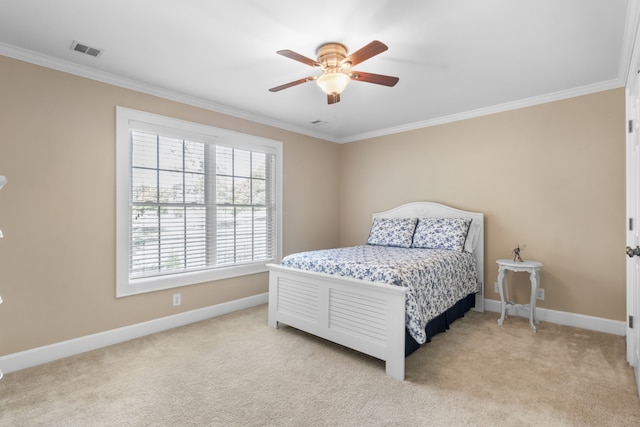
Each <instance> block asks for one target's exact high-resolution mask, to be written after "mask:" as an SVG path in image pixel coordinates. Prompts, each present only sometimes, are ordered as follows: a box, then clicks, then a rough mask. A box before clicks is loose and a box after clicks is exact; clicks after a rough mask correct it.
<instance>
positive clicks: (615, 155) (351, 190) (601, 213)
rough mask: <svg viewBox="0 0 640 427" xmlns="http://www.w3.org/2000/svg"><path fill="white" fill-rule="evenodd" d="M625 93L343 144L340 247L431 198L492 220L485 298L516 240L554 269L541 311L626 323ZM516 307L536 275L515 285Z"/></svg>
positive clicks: (547, 270)
mask: <svg viewBox="0 0 640 427" xmlns="http://www.w3.org/2000/svg"><path fill="white" fill-rule="evenodd" d="M624 105H625V98H624V90H623V89H617V90H611V91H606V92H600V93H597V94H593V95H589V96H581V97H576V98H572V99H568V100H563V101H558V102H553V103H548V104H543V105H539V106H535V107H529V108H523V109H519V110H515V111H510V112H505V113H500V114H493V115H489V116H484V117H479V118H474V119H470V120H464V121H460V122H455V123H450V124H444V125H440V126H434V127H430V128H425V129H420V130H416V131H411V132H405V133H402V134H397V135H391V136H385V137H379V138H375V139H372V140H367V141H359V142H354V143H350V144H346V145H343V146H341V151H340V162H341V165H340V174H341V179H340V188H341V194H340V243H341V245H352V244H359V243H362V242H365V241H366V238H367V235H368V231H369V225H370V221H371V213H372V212H378V211H383V210H387V209H389V208H392V207H394V206H396V205H398V204H402V203H406V202H411V201H418V200H431V201H436V202H440V203H445V204H448V205H452V206H454V207H457V208H460V209H465V210H472V211H479V212H484V214H485V233H486V234H485V296H486V297H487V298H490V299H495V300H498V299H499V297H498V296H497V294H495V293H494V292H493V283H494V282H495V280H496V276H497V266H496V264H495V260H496V259H497V258H509V257H510V256H511V250H512V248H513V247H514V246H515V244H516V243H519V244H521V245H524V244H526V249H525V250H523V251H522V256H523V258H524V259H527V258H530V259H535V260H539V261H541V262H543V263H544V264H545V265H544V268H543V270H542V273H541V285H542V287H543V288H544V289H545V293H546V295H545V301H540V302H539V307H545V308H549V309H554V310H561V311H567V312H572V313H579V314H584V315H590V316H596V317H602V318H606V319H613V320H618V321H620V320H624V319H625V312H626V305H625V301H626V300H625V289H626V285H625V255H624V247H625V231H624V227H625V133H624V129H625V127H624V120H625V119H624V117H625V113H624ZM513 282H514V283H512V285H516V286H515V288H516V289H515V294H516V298H517V299H518V301H519V302H525V300H526V299H527V298H528V294H529V291H528V288H527V286H528V277H527V275H526V274H522V273H520V274H518V275H516V276H515V279H514V280H513Z"/></svg>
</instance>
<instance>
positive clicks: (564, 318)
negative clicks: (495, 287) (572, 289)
mask: <svg viewBox="0 0 640 427" xmlns="http://www.w3.org/2000/svg"><path fill="white" fill-rule="evenodd" d="M484 309H485V310H486V311H492V312H496V313H500V311H501V306H500V301H495V300H491V299H485V300H484ZM509 315H510V316H521V317H527V318H528V317H529V312H528V310H513V309H510V310H509ZM536 317H537V319H538V320H539V321H541V322H549V323H556V324H558V325H566V326H574V327H576V328H582V329H588V330H591V331H598V332H605V333H607V334H613V335H620V336H625V335H626V334H627V324H626V323H625V322H621V321H618V320H609V319H603V318H601V317H593V316H585V315H584V314H576V313H569V312H566V311H557V310H551V309H548V308H541V307H536Z"/></svg>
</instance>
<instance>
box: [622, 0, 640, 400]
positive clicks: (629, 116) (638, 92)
mask: <svg viewBox="0 0 640 427" xmlns="http://www.w3.org/2000/svg"><path fill="white" fill-rule="evenodd" d="M638 3H639V2H637V1H632V2H631V3H630V12H633V13H630V14H629V16H630V18H629V19H630V20H629V21H628V22H627V25H628V28H627V30H629V29H632V33H633V35H634V36H635V37H634V38H633V39H632V42H633V48H632V53H631V58H629V69H628V73H627V76H626V82H625V103H626V108H625V123H624V124H625V133H626V166H627V169H626V205H627V207H626V213H627V217H626V221H625V222H626V223H625V233H626V243H627V246H628V247H631V248H635V247H637V246H639V245H640V26H639V25H638V18H637V16H638V13H637V12H638ZM632 17H633V18H632ZM626 282H627V283H626V286H627V293H626V296H627V330H626V335H627V336H626V339H627V362H628V363H629V364H630V365H631V366H632V367H633V368H634V372H635V378H636V386H637V387H638V394H639V395H640V256H634V257H633V258H627V278H626ZM632 321H633V323H632Z"/></svg>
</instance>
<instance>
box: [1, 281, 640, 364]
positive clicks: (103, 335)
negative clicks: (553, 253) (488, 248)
mask: <svg viewBox="0 0 640 427" xmlns="http://www.w3.org/2000/svg"><path fill="white" fill-rule="evenodd" d="M268 299H269V294H268V293H264V294H259V295H254V296H251V297H247V298H242V299H239V300H235V301H230V302H226V303H223V304H217V305H212V306H210V307H205V308H200V309H198V310H192V311H187V312H185V313H179V314H174V315H172V316H167V317H162V318H160V319H154V320H150V321H148V322H143V323H138V324H135V325H131V326H125V327H122V328H118V329H112V330H110V331H105V332H100V333H97V334H93V335H87V336H84V337H80V338H75V339H72V340H68V341H62V342H59V343H55V344H51V345H47V346H44V347H38V348H34V349H31V350H25V351H21V352H19V353H13V354H8V355H6V356H1V357H0V366H1V367H2V370H3V371H4V372H5V373H8V372H15V371H19V370H21V369H26V368H30V367H33V366H37V365H42V364H44V363H48V362H53V361H54V360H58V359H62V358H65V357H69V356H74V355H76V354H80V353H84V352H87V351H91V350H96V349H98V348H102V347H107V346H109V345H113V344H118V343H121V342H124V341H129V340H131V339H135V338H140V337H143V336H146V335H151V334H154V333H156V332H161V331H166V330H168V329H172V328H176V327H179V326H184V325H188V324H189V323H195V322H199V321H201V320H205V319H210V318H212V317H216V316H222V315H224V314H228V313H232V312H234V311H239V310H244V309H246V308H250V307H255V306H257V305H261V304H266V303H267V302H268ZM484 308H485V310H486V311H491V312H495V313H500V301H495V300H490V299H485V300H484ZM536 314H537V317H538V320H540V321H541V322H550V323H557V324H559V325H567V326H574V327H576V328H582V329H589V330H592V331H598V332H605V333H608V334H613V335H620V336H624V335H626V327H627V325H626V324H625V322H620V321H616V320H609V319H602V318H599V317H592V316H585V315H582V314H575V313H568V312H564V311H556V310H550V309H547V308H540V307H538V308H536ZM509 315H511V316H519V315H521V316H523V317H527V316H528V314H526V313H525V312H524V311H522V312H518V311H515V312H514V310H511V313H510V314H509Z"/></svg>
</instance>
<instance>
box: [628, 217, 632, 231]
mask: <svg viewBox="0 0 640 427" xmlns="http://www.w3.org/2000/svg"><path fill="white" fill-rule="evenodd" d="M629 231H633V218H629Z"/></svg>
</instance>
